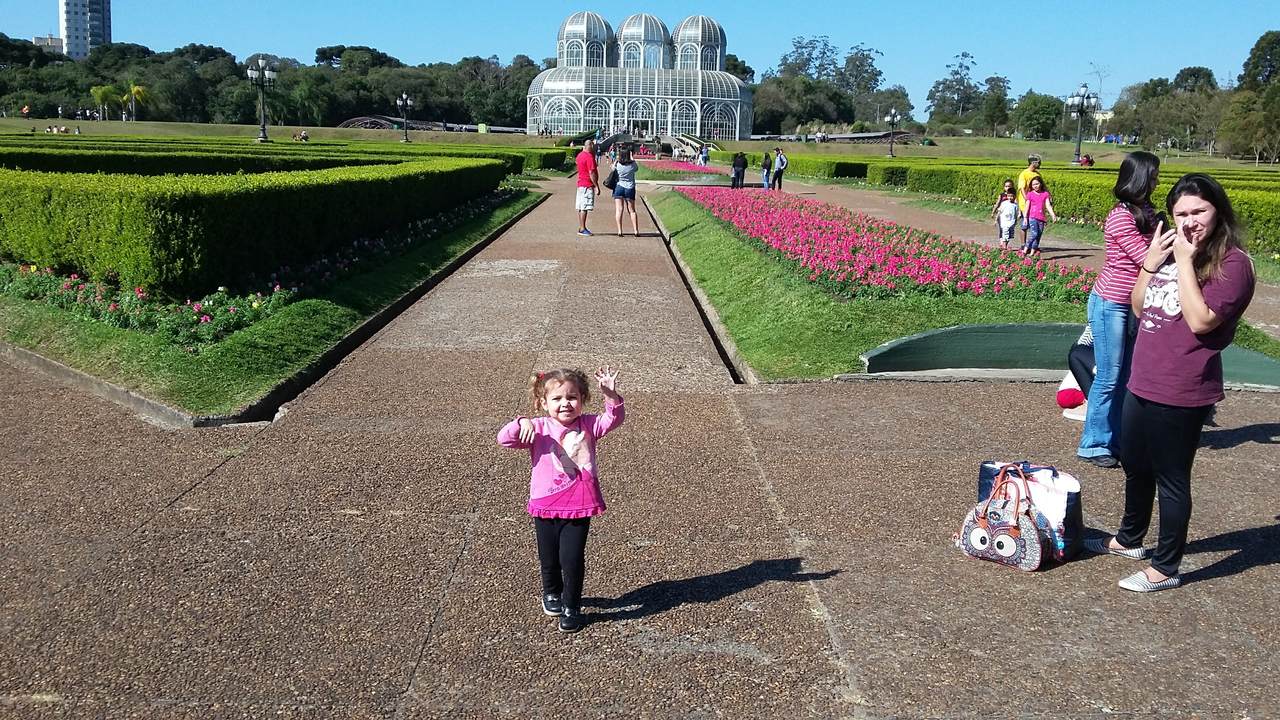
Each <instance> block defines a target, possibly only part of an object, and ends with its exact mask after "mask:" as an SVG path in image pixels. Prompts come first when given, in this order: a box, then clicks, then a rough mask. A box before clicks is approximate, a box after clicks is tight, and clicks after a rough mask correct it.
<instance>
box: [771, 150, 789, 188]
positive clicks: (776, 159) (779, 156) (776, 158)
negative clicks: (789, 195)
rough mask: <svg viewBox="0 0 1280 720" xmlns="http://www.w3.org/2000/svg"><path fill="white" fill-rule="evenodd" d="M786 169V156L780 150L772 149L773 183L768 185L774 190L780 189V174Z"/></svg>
mask: <svg viewBox="0 0 1280 720" xmlns="http://www.w3.org/2000/svg"><path fill="white" fill-rule="evenodd" d="M786 169H787V156H786V154H785V153H783V152H782V148H780V147H777V148H774V149H773V182H772V184H770V186H769V187H771V188H772V189H774V190H781V189H782V173H783V172H784V171H786Z"/></svg>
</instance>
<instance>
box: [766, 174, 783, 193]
mask: <svg viewBox="0 0 1280 720" xmlns="http://www.w3.org/2000/svg"><path fill="white" fill-rule="evenodd" d="M769 187H770V188H772V189H774V190H781V189H782V171H781V170H774V171H773V179H772V180H770V181H769Z"/></svg>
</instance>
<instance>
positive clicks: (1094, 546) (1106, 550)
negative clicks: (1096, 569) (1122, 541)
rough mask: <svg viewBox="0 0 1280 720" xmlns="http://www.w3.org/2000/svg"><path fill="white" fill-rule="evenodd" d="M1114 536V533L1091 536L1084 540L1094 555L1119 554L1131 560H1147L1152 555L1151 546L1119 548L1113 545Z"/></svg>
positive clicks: (1086, 546)
mask: <svg viewBox="0 0 1280 720" xmlns="http://www.w3.org/2000/svg"><path fill="white" fill-rule="evenodd" d="M1114 537H1115V536H1114V535H1108V536H1106V537H1100V538H1089V539H1087V540H1085V541H1084V549H1085V550H1088V551H1089V552H1091V553H1093V554H1094V555H1119V556H1120V557H1123V558H1129V559H1130V560H1146V559H1147V558H1149V557H1151V549H1150V548H1144V547H1136V548H1121V549H1119V550H1117V549H1115V548H1113V547H1111V540H1112V538H1114Z"/></svg>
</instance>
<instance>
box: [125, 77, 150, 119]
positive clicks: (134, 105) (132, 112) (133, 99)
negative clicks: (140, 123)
mask: <svg viewBox="0 0 1280 720" xmlns="http://www.w3.org/2000/svg"><path fill="white" fill-rule="evenodd" d="M148 97H150V96H149V95H148V94H147V89H146V88H145V87H143V86H141V85H139V84H137V83H135V82H133V81H132V80H130V81H129V87H128V89H126V90H125V92H124V100H125V102H128V103H129V116H130V117H132V118H133V119H134V120H137V119H138V104H139V103H142V104H145V103H146V102H147V98H148Z"/></svg>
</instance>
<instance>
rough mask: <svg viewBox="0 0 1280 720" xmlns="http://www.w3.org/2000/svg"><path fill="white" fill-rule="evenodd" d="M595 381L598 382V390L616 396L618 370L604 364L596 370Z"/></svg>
mask: <svg viewBox="0 0 1280 720" xmlns="http://www.w3.org/2000/svg"><path fill="white" fill-rule="evenodd" d="M596 381H597V382H599V383H600V391H601V392H603V393H604V394H605V395H606V396H608V397H611V398H612V397H617V396H618V393H617V391H616V389H615V388H616V386H617V383H618V371H617V370H614V369H613V368H611V367H609V366H608V365H604V366H602V367H600V368H599V369H597V370H596Z"/></svg>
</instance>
